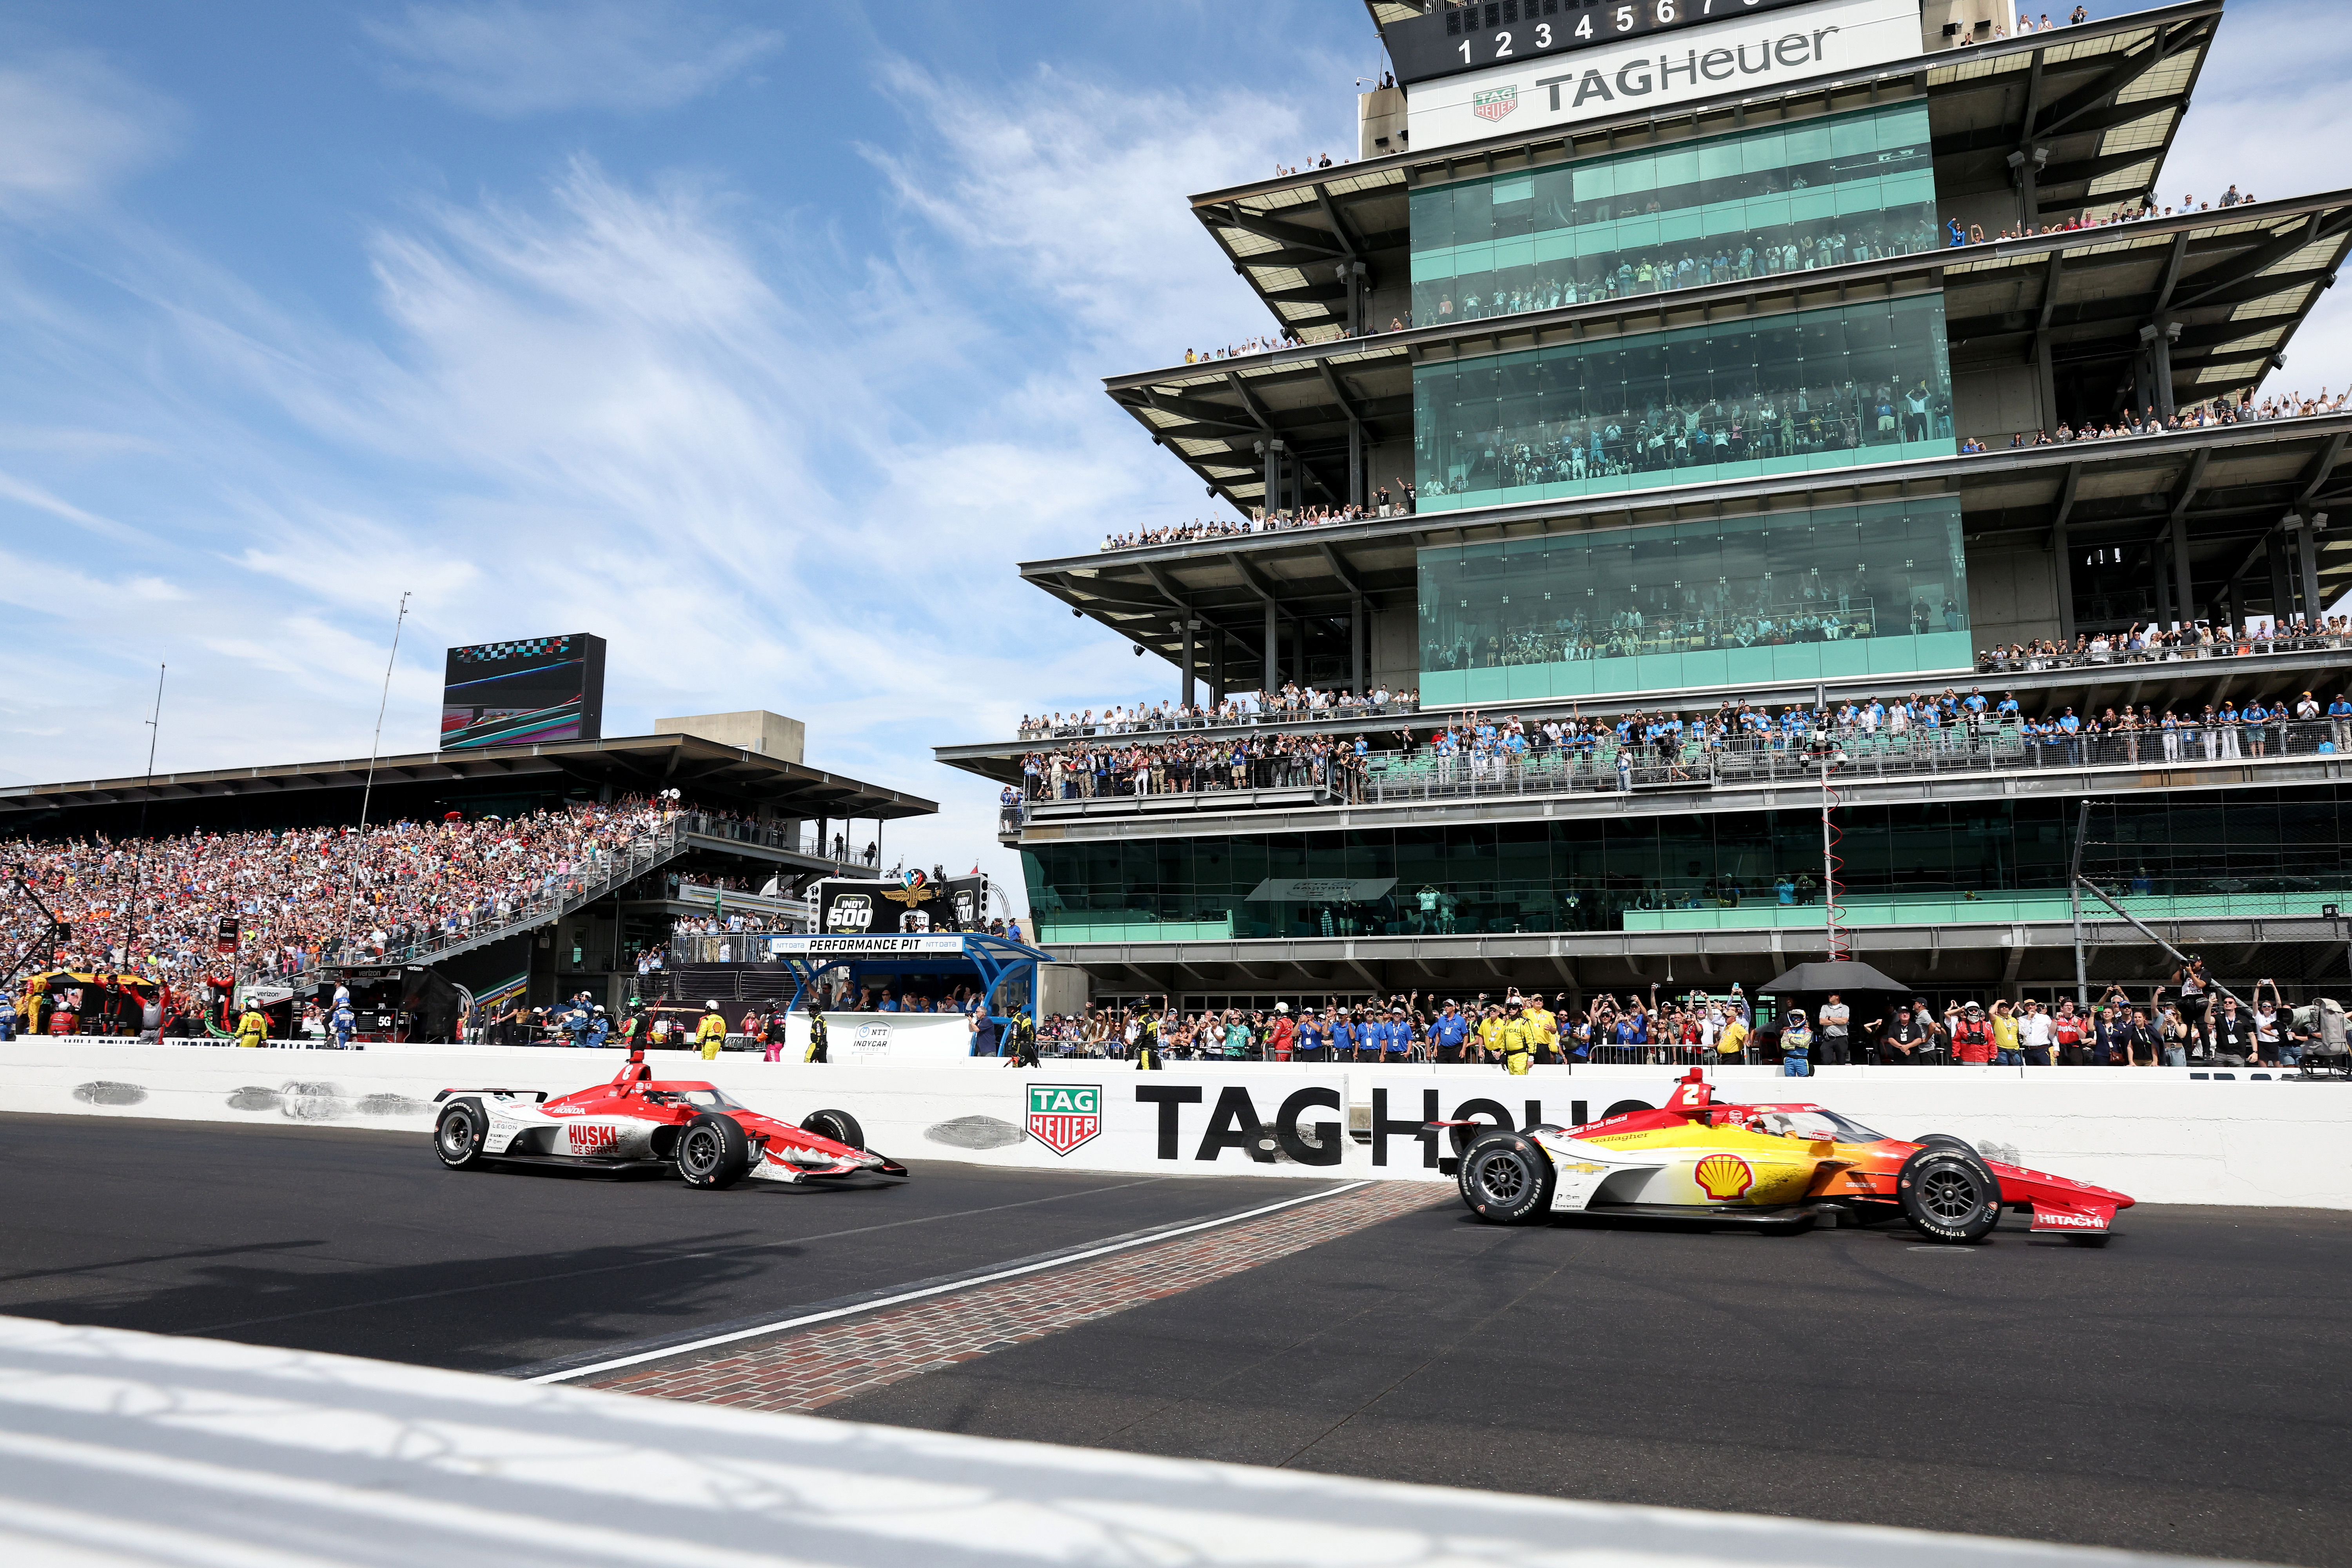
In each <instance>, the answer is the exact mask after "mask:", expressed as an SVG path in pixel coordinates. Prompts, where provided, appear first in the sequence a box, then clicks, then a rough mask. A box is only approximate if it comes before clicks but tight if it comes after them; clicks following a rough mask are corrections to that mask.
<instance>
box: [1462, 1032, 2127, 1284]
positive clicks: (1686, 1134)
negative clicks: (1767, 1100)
mask: <svg viewBox="0 0 2352 1568" xmlns="http://www.w3.org/2000/svg"><path fill="white" fill-rule="evenodd" d="M1429 1125H1430V1127H1431V1128H1432V1129H1433V1130H1436V1129H1442V1130H1443V1131H1446V1132H1447V1133H1449V1134H1450V1135H1451V1136H1452V1139H1453V1142H1454V1157H1453V1158H1452V1159H1449V1160H1442V1161H1440V1162H1439V1168H1440V1169H1441V1170H1445V1171H1448V1172H1449V1173H1451V1174H1453V1175H1454V1177H1455V1178H1456V1180H1457V1181H1459V1183H1460V1184H1461V1187H1462V1201H1463V1202H1464V1203H1465V1205H1468V1206H1469V1209H1470V1212H1471V1213H1473V1214H1475V1215H1477V1216H1478V1217H1479V1218H1480V1219H1483V1220H1486V1221H1487V1222H1488V1223H1489V1224H1493V1225H1532V1224H1535V1223H1537V1222H1538V1221H1541V1220H1544V1219H1546V1218H1549V1216H1550V1215H1555V1214H1569V1213H1579V1214H1612V1215H1629V1216H1639V1217H1643V1218H1654V1219H1681V1220H1698V1221H1704V1222H1706V1223H1709V1224H1717V1225H1721V1224H1727V1223H1728V1224H1745V1225H1755V1226H1762V1227H1765V1228H1768V1229H1775V1230H1802V1229H1807V1228H1810V1227H1811V1226H1814V1225H1817V1224H1821V1223H1822V1222H1824V1221H1828V1222H1830V1223H1832V1224H1849V1225H1866V1224H1869V1223H1871V1222H1873V1221H1875V1220H1885V1219H1894V1218H1895V1217H1897V1216H1900V1217H1901V1218H1903V1219H1906V1220H1908V1221H1909V1222H1910V1223H1911V1226H1912V1228H1913V1229H1915V1230H1916V1231H1918V1232H1919V1234H1920V1235H1922V1236H1925V1237H1927V1238H1928V1239H1930V1240H1932V1241H1944V1242H1958V1243H1967V1242H1976V1241H1981V1240H1983V1239H1984V1238H1985V1237H1987V1236H1989V1235H1990V1234H1991V1232H1992V1229H1993V1227H1994V1226H1997V1225H1999V1224H2000V1216H2001V1213H2002V1211H2003V1210H2004V1209H2011V1210H2015V1211H2016V1212H2018V1213H2020V1214H2030V1215H2032V1227H2031V1228H2032V1230H2033V1231H2035V1232H2040V1233H2044V1234H2052V1235H2062V1236H2067V1237H2074V1239H2076V1240H2077V1241H2080V1242H2084V1243H2087V1244H2090V1245H2094V1246H2096V1245H2100V1244H2103V1243H2105V1240H2106V1238H2107V1237H2108V1235H2109V1233H2110V1232H2111V1230H2112V1229H2113V1227H2114V1225H2115V1218H2116V1212H2117V1211H2118V1210H2121V1209H2127V1208H2129V1207H2131V1205H2132V1200H2131V1199H2130V1198H2128V1197H2126V1196H2125V1195H2124V1194H2121V1193H2117V1192H2110V1191H2108V1190H2107V1189H2106V1188H2105V1187H2095V1186H2092V1185H2090V1184H2087V1183H2084V1182H2075V1181H2069V1180H2068V1179H2067V1178H2065V1177H2064V1176H2053V1175H2049V1174H2047V1173H2043V1172H2041V1171H2029V1170H2026V1169H2025V1168H2024V1167H2023V1166H2021V1165H2009V1164H2003V1163H2000V1162H1999V1161H1994V1160H1988V1159H1986V1158H1985V1157H1984V1156H1983V1155H1981V1154H1979V1153H1978V1152H1977V1151H1976V1150H1975V1149H1973V1148H1971V1147H1970V1146H1969V1144H1967V1143H1966V1142H1962V1141H1961V1140H1959V1139H1958V1138H1954V1137H1951V1136H1949V1135H1948V1134H1944V1133H1936V1134H1931V1135H1930V1136H1928V1137H1926V1138H1923V1139H1919V1140H1917V1141H1916V1142H1906V1140H1903V1139H1900V1138H1889V1137H1886V1136H1885V1135H1884V1134H1883V1133H1878V1132H1874V1131H1871V1130H1870V1129H1869V1128H1867V1127H1864V1126H1862V1125H1861V1124H1860V1123H1858V1122H1855V1121H1850V1120H1848V1119H1847V1118H1845V1117H1843V1116H1840V1115H1839V1114H1838V1113H1837V1112H1836V1111H1834V1110H1829V1109H1827V1108H1826V1107H1824V1106H1819V1105H1810V1104H1799V1103H1776V1104H1769V1105H1735V1104H1728V1103H1725V1102H1723V1101H1719V1100H1716V1098H1715V1096H1714V1090H1713V1089H1712V1087H1711V1086H1710V1085H1709V1084H1708V1083H1707V1082H1706V1079H1704V1077H1703V1076H1702V1075H1701V1074H1700V1072H1699V1069H1697V1068H1692V1069H1691V1070H1690V1072H1689V1074H1688V1075H1687V1076H1686V1077H1685V1078H1684V1079H1683V1080H1682V1081H1681V1082H1680V1083H1678V1084H1676V1085H1675V1091H1674V1093H1673V1094H1672V1095H1671V1096H1670V1097H1669V1098H1668V1099H1667V1101H1666V1104H1665V1108H1664V1110H1631V1111H1627V1112H1625V1113H1624V1114H1622V1115H1619V1116H1611V1117H1606V1118H1604V1119H1602V1120H1601V1121H1590V1122H1586V1123H1585V1124H1584V1125H1582V1126H1580V1127H1554V1126H1549V1125H1544V1126H1536V1127H1530V1128H1528V1129H1527V1130H1526V1131H1523V1132H1515V1131H1510V1130H1509V1129H1508V1128H1501V1127H1496V1125H1495V1124H1494V1123H1492V1122H1486V1121H1436V1122H1431V1123H1430V1124H1429Z"/></svg>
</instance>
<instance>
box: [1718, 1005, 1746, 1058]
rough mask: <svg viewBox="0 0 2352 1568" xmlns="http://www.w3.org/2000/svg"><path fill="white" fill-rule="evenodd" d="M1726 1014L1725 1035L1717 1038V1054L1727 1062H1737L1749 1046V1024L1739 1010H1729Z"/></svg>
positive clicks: (1722, 1034) (1724, 1022)
mask: <svg viewBox="0 0 2352 1568" xmlns="http://www.w3.org/2000/svg"><path fill="white" fill-rule="evenodd" d="M1726 1013H1727V1016H1726V1017H1725V1018H1724V1021H1723V1033H1721V1034H1719V1035H1717V1036H1716V1037H1715V1054H1716V1055H1717V1057H1719V1058H1722V1059H1723V1060H1725V1061H1727V1062H1736V1061H1738V1059H1739V1053H1740V1052H1741V1051H1742V1050H1743V1049H1745V1048H1746V1047H1747V1045H1748V1024H1747V1022H1746V1020H1744V1019H1742V1018H1741V1017H1740V1016H1739V1011H1738V1008H1727V1009H1726Z"/></svg>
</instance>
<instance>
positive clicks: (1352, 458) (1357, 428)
mask: <svg viewBox="0 0 2352 1568" xmlns="http://www.w3.org/2000/svg"><path fill="white" fill-rule="evenodd" d="M1370 488H1371V487H1370V486H1369V485H1367V484H1366V483H1365V482H1364V426H1363V423H1362V422H1361V421H1360V420H1356V419H1350V420H1349V421H1348V504H1349V506H1357V507H1360V506H1362V505H1363V504H1364V497H1365V495H1366V494H1367V493H1368V492H1369V491H1370Z"/></svg>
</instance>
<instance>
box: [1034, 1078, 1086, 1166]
mask: <svg viewBox="0 0 2352 1568" xmlns="http://www.w3.org/2000/svg"><path fill="white" fill-rule="evenodd" d="M1100 1131H1102V1085H1100V1084H1098V1083H1033V1084H1031V1085H1030V1086H1029V1136H1030V1137H1032V1138H1034V1139H1035V1140H1037V1142H1040V1143H1043V1144H1044V1145H1045V1147H1046V1148H1048V1149H1051V1150H1052V1151H1053V1152H1055V1153H1056V1154H1067V1153H1068V1152H1070V1151H1071V1150H1073V1149H1075V1148H1076V1147H1077V1146H1078V1145H1079V1144H1081V1143H1084V1142H1087V1141H1088V1140H1090V1139H1092V1138H1093V1137H1094V1136H1095V1135H1096V1134H1097V1133H1098V1132H1100Z"/></svg>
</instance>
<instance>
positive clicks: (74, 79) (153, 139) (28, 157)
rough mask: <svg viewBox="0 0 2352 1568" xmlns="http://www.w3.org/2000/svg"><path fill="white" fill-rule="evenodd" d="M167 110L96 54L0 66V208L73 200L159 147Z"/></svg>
mask: <svg viewBox="0 0 2352 1568" xmlns="http://www.w3.org/2000/svg"><path fill="white" fill-rule="evenodd" d="M174 119H175V116H174V115H173V112H172V110H170V109H169V108H168V107H167V106H166V105H164V104H163V103H161V102H160V101H158V100H155V99H154V98H152V96H151V95H149V94H147V93H145V92H143V91H142V90H141V89H138V88H136V87H134V86H133V85H132V84H131V83H130V82H129V81H127V80H125V79H123V78H122V77H121V75H120V74H119V73H118V72H116V71H115V70H114V69H113V68H111V67H110V66H108V65H107V64H106V63H105V62H104V61H103V60H101V59H100V58H98V57H97V56H95V55H90V54H86V53H81V52H78V51H71V50H60V51H56V52H52V53H47V54H39V55H30V56H26V57H21V58H17V59H16V60H14V61H12V62H10V63H9V64H7V65H5V66H0V148H5V149H6V152H5V155H0V213H5V214H7V215H9V216H16V217H19V218H22V217H26V216H31V215H33V214H36V213H38V212H41V211H44V210H47V209H52V208H59V207H70V206H76V205H81V204H83V203H85V202H87V201H89V199H90V198H92V197H94V196H96V195H99V194H100V192H102V191H103V190H104V189H105V188H106V187H107V186H109V185H110V184H113V183H114V182H115V181H116V180H118V179H120V178H121V176H122V175H124V174H128V173H129V172H130V171H131V170H132V169H134V168H137V167H138V166H139V165H141V164H142V163H146V162H148V161H149V160H150V159H152V157H154V156H155V155H156V154H157V153H160V152H161V151H162V150H163V147H164V145H165V144H166V142H168V140H169V136H170V131H171V127H172V124H173V121H174Z"/></svg>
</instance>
